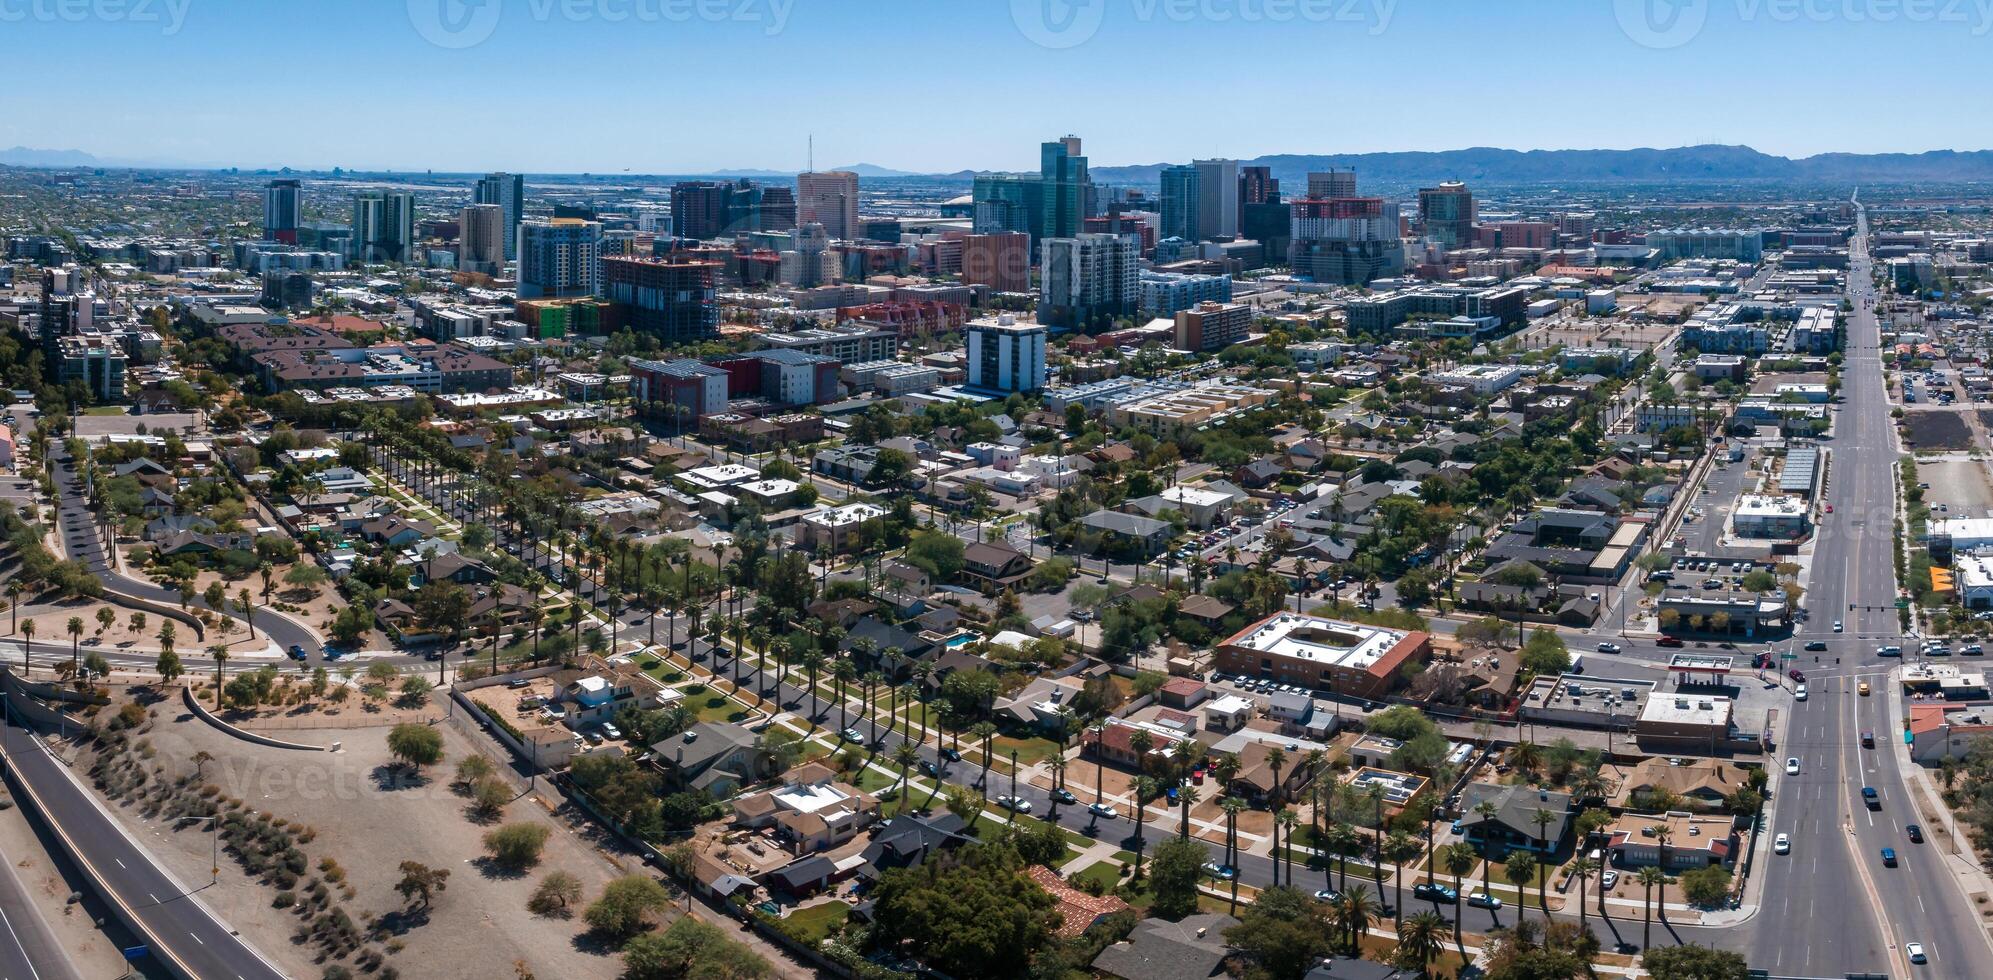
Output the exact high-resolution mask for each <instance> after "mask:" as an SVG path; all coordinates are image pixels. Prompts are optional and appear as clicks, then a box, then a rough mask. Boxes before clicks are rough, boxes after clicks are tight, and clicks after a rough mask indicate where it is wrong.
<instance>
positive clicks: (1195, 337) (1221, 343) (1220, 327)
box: [1175, 303, 1253, 352]
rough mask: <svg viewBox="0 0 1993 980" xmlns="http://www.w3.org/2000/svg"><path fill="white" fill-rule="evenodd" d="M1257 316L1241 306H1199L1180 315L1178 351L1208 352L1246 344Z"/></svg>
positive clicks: (1178, 314)
mask: <svg viewBox="0 0 1993 980" xmlns="http://www.w3.org/2000/svg"><path fill="white" fill-rule="evenodd" d="M1252 322H1253V312H1252V309H1251V308H1250V307H1248V306H1245V305H1244V304H1241V303H1199V304H1197V305H1196V306H1195V307H1193V308H1191V309H1188V310H1182V311H1180V312H1178V313H1177V315H1176V344H1175V346H1176V349H1177V350H1185V351H1193V352H1205V351H1216V350H1224V349H1225V348H1227V347H1230V346H1232V345H1233V344H1237V343H1242V342H1244V341H1245V339H1246V332H1247V330H1248V329H1249V328H1250V327H1251V326H1252Z"/></svg>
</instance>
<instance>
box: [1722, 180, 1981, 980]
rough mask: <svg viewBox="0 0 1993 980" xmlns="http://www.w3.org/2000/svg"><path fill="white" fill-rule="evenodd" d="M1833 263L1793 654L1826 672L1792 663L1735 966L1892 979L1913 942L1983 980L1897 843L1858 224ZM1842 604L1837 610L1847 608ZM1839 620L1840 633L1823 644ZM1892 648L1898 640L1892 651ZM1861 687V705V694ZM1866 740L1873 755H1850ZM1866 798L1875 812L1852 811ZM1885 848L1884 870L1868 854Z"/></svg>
mask: <svg viewBox="0 0 1993 980" xmlns="http://www.w3.org/2000/svg"><path fill="white" fill-rule="evenodd" d="M1859 221H1860V223H1859V225H1858V229H1859V233H1858V236H1857V238H1856V240H1855V241H1854V242H1853V243H1852V245H1851V247H1850V249H1849V253H1850V261H1849V269H1848V282H1849V298H1850V300H1851V301H1852V304H1853V306H1854V310H1853V312H1852V313H1851V314H1850V315H1849V317H1848V335H1847V349H1846V355H1845V363H1844V365H1843V368H1842V378H1843V381H1842V384H1843V389H1844V394H1845V396H1846V400H1845V404H1844V406H1843V408H1842V411H1841V416H1840V418H1839V420H1838V421H1837V423H1836V426H1835V430H1834V438H1833V440H1832V447H1833V448H1832V453H1831V461H1830V467H1829V479H1830V484H1829V489H1828V493H1827V497H1826V499H1827V501H1828V502H1829V503H1830V504H1832V505H1833V507H1834V514H1833V516H1832V517H1826V518H1824V519H1823V524H1822V526H1821V527H1820V529H1819V533H1818V535H1817V538H1816V544H1815V547H1814V553H1813V559H1812V572H1811V575H1810V578H1809V585H1810V592H1809V596H1808V600H1807V603H1808V605H1809V606H1810V607H1811V609H1812V610H1813V611H1814V615H1813V616H1812V617H1811V618H1810V619H1809V621H1808V622H1807V623H1806V624H1805V625H1804V626H1803V627H1802V636H1800V637H1799V638H1797V640H1796V642H1795V644H1794V645H1795V646H1798V645H1799V643H1801V642H1804V641H1808V640H1822V641H1825V642H1826V643H1827V646H1828V653H1827V655H1826V656H1827V658H1829V659H1832V660H1838V661H1839V662H1838V664H1835V663H1827V664H1826V665H1824V666H1822V667H1815V666H1813V665H1812V664H1810V663H1802V664H1801V666H1802V668H1803V669H1805V670H1806V671H1807V673H1808V678H1807V680H1808V688H1809V695H1810V696H1809V697H1808V699H1807V700H1806V701H1804V702H1795V703H1794V704H1793V705H1792V707H1791V709H1790V710H1791V718H1790V720H1789V722H1788V724H1787V727H1786V733H1785V741H1784V744H1783V745H1782V747H1781V748H1780V750H1779V758H1780V762H1781V766H1782V763H1783V760H1784V759H1785V758H1787V757H1792V758H1797V759H1799V760H1800V765H1801V772H1800V774H1799V775H1797V776H1790V775H1785V774H1784V771H1783V768H1782V767H1781V769H1780V770H1779V772H1780V775H1779V776H1778V777H1777V778H1776V779H1775V781H1774V783H1773V787H1774V790H1775V793H1776V800H1775V804H1774V809H1773V813H1774V817H1773V821H1774V824H1773V825H1772V826H1769V827H1767V828H1765V836H1764V838H1761V840H1769V839H1770V838H1771V837H1772V836H1774V835H1777V834H1781V833H1782V834H1788V835H1790V837H1791V840H1792V853H1791V854H1789V855H1782V856H1781V855H1774V854H1770V853H1768V852H1769V848H1768V847H1767V848H1766V851H1767V853H1763V854H1760V855H1759V856H1758V865H1757V866H1758V868H1759V869H1761V870H1760V872H1759V881H1758V883H1757V885H1756V889H1757V891H1756V901H1757V902H1758V903H1760V906H1761V909H1760V911H1759V913H1758V915H1757V916H1756V917H1755V918H1754V919H1753V920H1752V921H1751V922H1750V923H1749V926H1748V929H1749V933H1750V941H1749V944H1748V947H1747V948H1748V949H1749V953H1750V960H1751V965H1752V966H1754V967H1757V968H1760V969H1768V970H1771V971H1772V972H1773V973H1774V974H1776V975H1787V976H1839V975H1842V974H1845V973H1849V972H1875V973H1888V974H1891V975H1895V976H1904V975H1908V974H1909V972H1910V971H1911V965H1910V964H1909V961H1908V959H1907V957H1906V956H1905V955H1904V953H1903V945H1904V944H1905V943H1909V942H1920V943H1922V944H1923V945H1924V948H1925V950H1926V952H1927V954H1928V955H1929V956H1930V958H1931V963H1930V965H1929V966H1928V967H1926V968H1924V969H1928V970H1929V971H1930V975H1932V976H1945V977H1993V949H1989V947H1988V944H1987V939H1986V935H1985V931H1984V929H1983V928H1981V927H1980V925H1979V923H1978V918H1979V916H1978V911H1977V909H1975V908H1974V907H1973V905H1972V903H1971V902H1969V901H1968V900H1967V899H1966V897H1965V895H1964V894H1963V893H1962V892H1961V891H1960V889H1959V888H1958V886H1957V884H1956V880H1955V879H1954V877H1953V876H1952V873H1951V872H1950V871H1949V870H1948V869H1947V868H1946V867H1945V866H1944V859H1943V856H1942V854H1941V853H1940V852H1939V849H1938V848H1937V847H1934V846H1933V845H1931V844H1928V843H1925V844H1916V843H1912V842H1911V841H1910V839H1909V837H1908V836H1907V835H1906V833H1905V831H1904V829H1903V828H1904V825H1906V824H1910V823H1920V824H1921V823H1924V822H1925V821H1923V820H1922V819H1921V818H1920V817H1919V816H1918V814H1917V813H1916V812H1915V810H1914V809H1913V807H1912V802H1911V800H1910V799H1908V798H1907V790H1906V788H1905V786H1906V784H1905V780H1904V774H1903V773H1902V772H1900V771H1899V768H1898V762H1897V760H1898V757H1899V753H1898V752H1897V751H1895V750H1894V746H1893V745H1892V744H1891V743H1892V739H1893V738H1895V737H1897V736H1896V733H1895V732H1893V731H1892V730H1891V726H1890V724H1889V715H1888V701H1887V699H1889V698H1894V697H1900V695H1899V694H1898V693H1897V692H1896V691H1895V690H1894V689H1893V685H1891V684H1889V683H1887V681H1886V677H1885V675H1886V674H1887V672H1888V669H1889V667H1890V666H1892V665H1894V664H1895V663H1896V662H1897V661H1895V660H1885V659H1880V658H1877V657H1876V656H1875V648H1876V646H1877V645H1878V643H1879V642H1881V641H1880V640H1879V638H1883V637H1888V638H1892V639H1891V640H1890V641H1889V642H1901V641H1900V640H1897V639H1893V638H1896V637H1899V636H1900V634H1901V628H1900V626H1899V625H1898V622H1897V613H1896V610H1895V609H1894V608H1893V604H1894V602H1895V598H1896V580H1895V573H1894V567H1893V566H1894V558H1893V553H1894V543H1893V539H1894V526H1895V525H1894V520H1895V515H1896V491H1895V485H1894V470H1895V466H1896V460H1897V450H1896V448H1895V439H1894V433H1893V427H1892V423H1891V420H1890V417H1889V408H1890V406H1889V404H1888V399H1887V393H1886V391H1885V390H1884V379H1883V373H1882V362H1881V358H1880V352H1879V350H1878V345H1879V343H1880V339H1881V337H1880V331H1879V329H1878V326H1877V323H1876V320H1875V314H1874V308H1873V303H1874V300H1875V290H1874V287H1873V285H1872V284H1871V278H1870V271H1869V270H1870V266H1871V261H1870V258H1869V255H1868V248H1867V244H1868V236H1867V220H1866V216H1863V217H1861V218H1860V219H1859ZM1851 605H1852V607H1853V608H1850V606H1851ZM1835 619H1840V620H1842V621H1843V623H1844V626H1845V632H1843V633H1838V634H1837V633H1834V632H1832V625H1831V622H1832V620H1835ZM1906 645H1907V644H1906ZM1863 680H1867V681H1868V683H1869V684H1870V686H1871V688H1872V690H1873V693H1872V694H1871V695H1869V696H1866V697H1864V696H1862V695H1860V694H1858V693H1857V689H1858V685H1859V684H1860V683H1861V682H1862V681H1863ZM1863 731H1872V732H1874V733H1875V736H1876V747H1875V748H1873V749H1864V748H1862V746H1861V733H1862V732H1863ZM1864 786H1870V787H1874V788H1875V790H1876V792H1877V794H1878V796H1879V797H1880V799H1881V804H1882V806H1881V809H1880V810H1879V811H1871V810H1869V809H1868V808H1867V807H1866V806H1864V805H1863V803H1862V800H1861V790H1862V787H1864ZM1885 847H1888V848H1893V849H1894V850H1895V852H1896V854H1897V856H1898V864H1897V866H1896V867H1893V868H1892V867H1884V866H1883V862H1882V858H1881V851H1882V849H1883V848H1885Z"/></svg>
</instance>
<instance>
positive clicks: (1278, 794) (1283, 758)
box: [1266, 745, 1287, 806]
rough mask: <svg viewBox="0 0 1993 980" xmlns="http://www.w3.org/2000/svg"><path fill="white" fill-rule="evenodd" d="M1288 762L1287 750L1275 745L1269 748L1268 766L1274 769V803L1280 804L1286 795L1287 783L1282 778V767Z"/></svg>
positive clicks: (1267, 755) (1267, 754)
mask: <svg viewBox="0 0 1993 980" xmlns="http://www.w3.org/2000/svg"><path fill="white" fill-rule="evenodd" d="M1286 763H1287V750H1286V749H1283V748H1281V747H1279V746H1277V745H1276V746H1274V747H1273V748H1271V749H1268V750H1267V753H1266V767H1267V768H1268V769H1271V770H1273V803H1274V805H1276V806H1278V805H1279V804H1280V801H1281V798H1282V797H1283V796H1285V795H1286V794H1285V790H1286V788H1287V787H1286V784H1285V783H1284V782H1283V781H1282V780H1281V778H1280V767H1281V766H1283V765H1286Z"/></svg>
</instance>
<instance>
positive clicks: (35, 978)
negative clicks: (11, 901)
mask: <svg viewBox="0 0 1993 980" xmlns="http://www.w3.org/2000/svg"><path fill="white" fill-rule="evenodd" d="M0 925H4V926H6V927H7V937H8V938H9V939H12V940H13V941H14V948H15V949H17V950H20V951H21V962H22V963H23V964H26V966H27V968H28V976H29V977H31V978H32V980H41V973H40V972H38V971H37V970H36V969H35V963H34V960H33V959H32V958H30V957H29V956H28V948H27V947H26V946H23V945H21V936H20V934H19V933H17V932H15V931H14V922H13V920H11V919H9V918H7V913H6V911H5V910H0Z"/></svg>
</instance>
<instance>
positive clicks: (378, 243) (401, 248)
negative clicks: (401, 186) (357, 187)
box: [350, 191, 415, 263]
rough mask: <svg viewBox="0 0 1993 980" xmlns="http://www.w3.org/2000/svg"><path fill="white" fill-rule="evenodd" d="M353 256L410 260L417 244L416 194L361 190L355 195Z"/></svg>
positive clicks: (376, 260)
mask: <svg viewBox="0 0 1993 980" xmlns="http://www.w3.org/2000/svg"><path fill="white" fill-rule="evenodd" d="M350 247H351V249H352V251H353V257H354V258H355V259H356V260H358V261H361V262H402V263H405V262H408V261H409V260H410V257H411V256H412V255H413V254H414V247H415V195H414V194H411V193H409V192H407V191H361V192H360V193H358V194H355V195H354V196H353V239H352V243H351V245H350Z"/></svg>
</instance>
